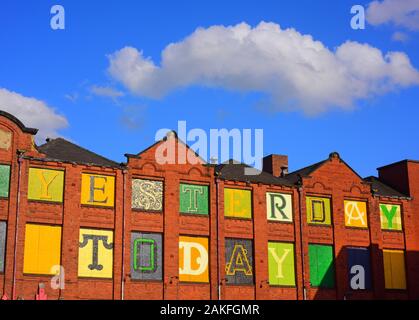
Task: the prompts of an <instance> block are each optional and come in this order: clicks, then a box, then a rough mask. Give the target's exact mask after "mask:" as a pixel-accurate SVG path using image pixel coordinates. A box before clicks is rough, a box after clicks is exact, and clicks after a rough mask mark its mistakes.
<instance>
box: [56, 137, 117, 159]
mask: <svg viewBox="0 0 419 320" xmlns="http://www.w3.org/2000/svg"><path fill="white" fill-rule="evenodd" d="M58 139H61V140H63V141H64V142H66V143H69V144H71V145H73V146H75V147H76V148H79V149H81V150H84V151H87V152H90V153H91V154H94V155H95V156H97V157H99V158H102V159H104V160H107V161H110V162H114V163H115V164H118V162H116V161H114V160H112V159H109V158H106V157H105V156H102V155H100V154H98V153H96V152H94V151H91V150H89V149H87V148H84V147H82V146H80V145H78V144H75V143H73V142H71V141H68V140H66V139H64V138H62V137H58V138H55V139H54V140H58Z"/></svg>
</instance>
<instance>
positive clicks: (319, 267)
mask: <svg viewBox="0 0 419 320" xmlns="http://www.w3.org/2000/svg"><path fill="white" fill-rule="evenodd" d="M308 252H309V260H310V284H311V286H313V287H321V288H333V287H334V286H335V269H334V264H333V248H332V246H325V245H316V244H310V245H309V247H308Z"/></svg>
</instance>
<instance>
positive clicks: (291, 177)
mask: <svg viewBox="0 0 419 320" xmlns="http://www.w3.org/2000/svg"><path fill="white" fill-rule="evenodd" d="M333 158H336V159H339V161H340V162H342V163H343V164H344V165H345V166H346V167H348V169H349V170H351V171H352V172H353V173H354V174H355V175H356V176H357V177H358V178H359V179H360V180H363V179H362V177H361V176H360V175H359V174H358V172H356V171H355V170H354V169H353V168H352V167H351V166H350V165H349V164H347V163H346V162H345V161H344V160H343V159H342V158H341V157H340V155H339V153H337V152H331V153H330V154H329V158H327V159H326V160H323V161H320V162H317V163H315V164H312V165H310V166H308V167H304V168H302V169H299V170H297V171H294V172H291V173H289V174H287V175H286V176H285V177H284V178H285V179H287V180H288V181H289V182H291V183H292V184H294V185H295V184H297V183H298V182H299V181H300V178H304V177H308V176H310V175H311V174H312V173H313V172H314V171H316V170H317V169H318V168H320V167H321V166H322V165H323V164H325V163H326V162H327V161H330V160H331V159H333Z"/></svg>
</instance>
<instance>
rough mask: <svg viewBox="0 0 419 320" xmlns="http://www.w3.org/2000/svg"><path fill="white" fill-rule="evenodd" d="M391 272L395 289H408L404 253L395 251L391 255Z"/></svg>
mask: <svg viewBox="0 0 419 320" xmlns="http://www.w3.org/2000/svg"><path fill="white" fill-rule="evenodd" d="M391 270H392V276H393V289H406V274H405V273H406V270H405V264H404V252H403V251H396V250H395V251H393V252H392V253H391Z"/></svg>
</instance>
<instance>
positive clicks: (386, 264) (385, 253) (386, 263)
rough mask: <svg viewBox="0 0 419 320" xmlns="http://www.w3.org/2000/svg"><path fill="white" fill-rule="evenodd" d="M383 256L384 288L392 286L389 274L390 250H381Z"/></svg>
mask: <svg viewBox="0 0 419 320" xmlns="http://www.w3.org/2000/svg"><path fill="white" fill-rule="evenodd" d="M383 258H384V282H385V287H386V289H392V288H393V279H392V275H391V252H390V251H388V250H383Z"/></svg>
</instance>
